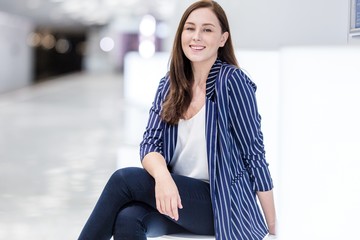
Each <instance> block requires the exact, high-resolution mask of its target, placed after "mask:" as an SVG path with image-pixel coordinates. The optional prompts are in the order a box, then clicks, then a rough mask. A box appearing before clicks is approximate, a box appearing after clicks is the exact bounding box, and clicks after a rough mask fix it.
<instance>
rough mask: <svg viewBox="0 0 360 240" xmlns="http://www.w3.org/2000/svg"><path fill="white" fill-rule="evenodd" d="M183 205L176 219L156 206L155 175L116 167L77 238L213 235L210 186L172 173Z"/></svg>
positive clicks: (144, 238) (139, 238)
mask: <svg viewBox="0 0 360 240" xmlns="http://www.w3.org/2000/svg"><path fill="white" fill-rule="evenodd" d="M172 177H173V179H174V181H175V183H176V185H177V187H178V190H179V194H180V197H181V202H182V205H183V209H179V220H178V221H175V220H172V219H171V218H169V217H167V216H165V215H162V214H160V213H159V212H158V211H157V210H156V202H155V182H154V179H153V178H152V177H151V176H150V174H148V173H147V172H146V170H144V169H142V168H124V169H120V170H117V171H116V172H115V173H114V174H113V175H112V176H111V177H110V179H109V181H108V183H107V184H106V186H105V188H104V190H103V192H102V194H101V196H100V198H99V200H98V202H97V204H96V206H95V208H94V210H93V212H92V213H91V215H90V217H89V219H88V221H87V222H86V224H85V226H84V228H83V230H82V232H81V234H80V237H79V239H80V240H84V239H86V240H90V239H96V240H102V239H110V238H111V236H114V239H116V240H117V239H121V240H125V239H131V240H146V239H147V237H157V236H161V235H165V234H172V233H182V232H191V233H194V234H202V235H213V234H214V218H213V213H212V206H211V200H210V186H209V184H208V183H206V182H203V181H201V180H197V179H193V178H189V177H185V176H180V175H175V174H172Z"/></svg>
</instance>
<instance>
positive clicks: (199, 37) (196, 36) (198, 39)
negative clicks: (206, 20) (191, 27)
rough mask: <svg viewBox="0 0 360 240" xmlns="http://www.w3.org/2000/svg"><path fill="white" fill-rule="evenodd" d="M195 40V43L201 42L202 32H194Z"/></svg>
mask: <svg viewBox="0 0 360 240" xmlns="http://www.w3.org/2000/svg"><path fill="white" fill-rule="evenodd" d="M193 40H194V41H200V40H201V34H200V31H194V35H193Z"/></svg>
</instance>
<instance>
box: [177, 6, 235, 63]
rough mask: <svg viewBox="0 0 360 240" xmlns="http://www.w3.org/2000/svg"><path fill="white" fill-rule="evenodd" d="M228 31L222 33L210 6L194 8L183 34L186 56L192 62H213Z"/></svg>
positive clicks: (223, 43) (182, 41)
mask: <svg viewBox="0 0 360 240" xmlns="http://www.w3.org/2000/svg"><path fill="white" fill-rule="evenodd" d="M228 35H229V34H228V32H224V33H222V30H221V27H220V23H219V20H218V18H217V17H216V15H215V14H214V13H213V12H212V11H211V10H210V9H208V8H199V9H196V10H194V11H193V12H192V13H191V14H190V15H189V17H188V18H187V20H186V22H185V25H184V28H183V32H182V34H181V45H182V49H183V51H184V54H185V56H186V57H187V58H188V59H189V60H190V61H191V62H192V63H206V62H208V63H210V62H211V63H213V62H214V61H215V60H216V58H217V52H218V48H219V47H223V46H224V45H225V42H226V40H227V38H228Z"/></svg>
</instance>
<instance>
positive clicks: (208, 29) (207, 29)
mask: <svg viewBox="0 0 360 240" xmlns="http://www.w3.org/2000/svg"><path fill="white" fill-rule="evenodd" d="M204 32H212V30H211V29H210V28H205V29H204Z"/></svg>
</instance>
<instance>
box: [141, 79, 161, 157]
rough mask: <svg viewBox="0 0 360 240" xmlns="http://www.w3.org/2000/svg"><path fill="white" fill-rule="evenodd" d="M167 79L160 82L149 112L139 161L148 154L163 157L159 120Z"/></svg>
mask: <svg viewBox="0 0 360 240" xmlns="http://www.w3.org/2000/svg"><path fill="white" fill-rule="evenodd" d="M166 80H167V78H166V77H164V78H163V79H161V80H160V83H159V86H158V89H157V91H156V94H155V99H154V101H153V103H152V106H151V108H150V111H149V119H148V123H147V126H146V129H145V132H144V135H143V140H142V141H141V143H140V159H141V161H142V160H143V159H144V157H145V155H146V154H148V153H150V152H158V153H160V154H162V155H163V145H164V144H163V129H164V122H163V121H162V120H161V117H160V114H161V106H162V103H163V97H164V85H165V84H166V82H167V81H166Z"/></svg>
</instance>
